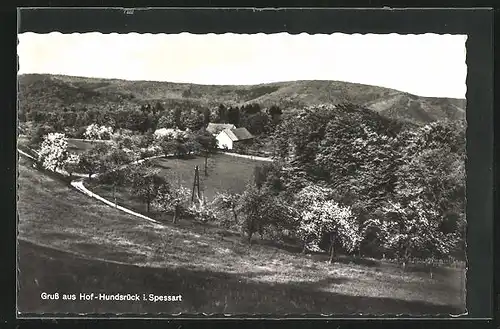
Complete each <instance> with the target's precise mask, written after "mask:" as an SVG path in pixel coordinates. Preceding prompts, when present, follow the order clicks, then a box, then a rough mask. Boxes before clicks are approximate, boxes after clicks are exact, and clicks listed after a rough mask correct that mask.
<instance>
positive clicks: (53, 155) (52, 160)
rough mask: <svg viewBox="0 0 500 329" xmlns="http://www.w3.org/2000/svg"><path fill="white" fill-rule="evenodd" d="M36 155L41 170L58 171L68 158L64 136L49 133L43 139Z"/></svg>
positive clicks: (66, 142)
mask: <svg viewBox="0 0 500 329" xmlns="http://www.w3.org/2000/svg"><path fill="white" fill-rule="evenodd" d="M38 154H39V159H38V160H39V162H40V163H41V164H42V166H43V168H45V169H48V170H52V171H56V170H57V169H60V168H61V167H62V166H63V164H64V162H65V160H66V159H67V157H68V141H67V139H66V136H65V135H64V134H61V133H49V134H48V135H46V136H45V137H44V140H43V142H42V145H41V147H40V151H39V152H38Z"/></svg>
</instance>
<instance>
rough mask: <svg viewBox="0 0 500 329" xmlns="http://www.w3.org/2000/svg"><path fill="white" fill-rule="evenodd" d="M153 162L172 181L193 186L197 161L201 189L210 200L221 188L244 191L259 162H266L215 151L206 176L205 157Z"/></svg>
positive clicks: (189, 186) (156, 160)
mask: <svg viewBox="0 0 500 329" xmlns="http://www.w3.org/2000/svg"><path fill="white" fill-rule="evenodd" d="M152 162H153V163H154V164H155V166H156V167H157V168H160V169H161V174H163V175H164V176H165V177H167V178H168V179H169V181H170V182H172V183H174V184H175V183H176V182H177V183H178V182H180V183H181V184H182V185H183V186H185V187H187V188H189V189H191V188H192V187H193V182H194V167H195V166H196V165H197V166H198V167H199V170H200V190H201V192H202V194H203V195H204V196H205V197H206V198H207V200H208V201H211V200H212V199H213V198H214V196H215V194H216V193H217V192H229V193H242V192H243V191H244V190H245V185H246V184H247V183H250V182H251V181H252V179H253V174H254V169H255V166H258V165H264V164H266V163H265V162H262V161H256V160H250V159H245V158H237V157H233V156H230V155H225V154H215V155H213V156H211V157H210V158H209V159H208V176H205V174H204V163H205V159H204V158H203V157H194V158H191V159H174V158H162V159H155V160H152Z"/></svg>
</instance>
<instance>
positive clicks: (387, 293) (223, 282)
mask: <svg viewBox="0 0 500 329" xmlns="http://www.w3.org/2000/svg"><path fill="white" fill-rule="evenodd" d="M19 173H20V177H19V202H18V212H19V227H18V229H19V237H20V239H21V240H22V241H21V242H20V244H19V255H20V260H19V261H20V262H19V266H20V267H19V269H20V274H19V278H18V279H19V282H20V291H19V305H18V306H19V310H20V311H21V312H51V311H52V312H54V311H56V310H57V311H59V312H79V313H81V312H96V311H99V312H110V313H114V312H121V313H123V312H135V313H141V312H166V313H179V312H185V313H200V312H205V313H239V314H243V313H250V314H251V313H273V314H276V313H278V314H286V313H288V314H300V313H316V314H318V313H323V314H331V313H356V314H359V313H363V314H376V313H378V314H380V313H386V314H387V313H398V314H435V313H443V314H447V313H448V312H453V313H459V312H461V311H462V310H463V306H462V305H463V303H464V302H463V301H464V298H463V291H464V290H463V289H462V285H463V282H464V277H463V276H464V271H463V269H456V270H452V269H450V270H446V271H442V272H439V273H436V274H435V275H434V277H433V278H432V279H430V278H429V276H428V275H426V274H422V273H417V272H414V273H411V272H408V273H401V272H400V270H399V269H398V268H397V267H394V266H389V265H386V264H381V263H380V264H376V265H372V266H366V265H358V264H352V263H343V262H339V263H337V264H335V265H333V266H331V265H329V264H327V263H326V262H325V260H326V257H323V255H315V256H303V255H301V254H297V253H292V252H289V251H287V250H283V249H282V248H279V247H277V246H270V245H266V244H265V243H258V244H255V245H253V246H251V247H250V246H248V245H247V244H246V243H243V242H241V239H240V238H239V237H238V236H237V234H234V236H232V237H229V238H228V237H225V238H223V239H222V238H221V237H220V236H218V235H215V234H211V232H212V230H211V229H209V230H208V231H207V230H206V227H201V226H197V225H195V224H194V223H191V224H188V223H184V224H182V225H176V226H171V225H155V224H152V223H149V222H145V221H142V220H140V219H138V218H135V217H132V216H129V215H127V214H125V213H123V212H120V211H117V210H114V209H112V208H111V207H107V206H105V205H104V204H102V203H99V202H96V201H95V200H92V199H90V198H87V197H85V196H84V195H82V194H80V193H78V192H77V191H75V190H73V189H71V188H70V187H69V186H68V185H67V184H65V183H63V182H61V181H59V180H57V179H54V178H52V177H49V176H47V175H44V174H42V173H41V172H38V171H36V170H35V169H34V168H32V167H30V166H29V161H28V160H26V159H21V160H20V167H19ZM43 246H44V247H43ZM54 248H55V249H54ZM56 249H58V250H56ZM43 291H47V292H50V291H60V292H61V293H80V292H95V293H98V292H106V293H117V292H121V293H140V294H142V293H145V294H149V293H155V294H157V295H162V294H171V295H173V294H178V293H180V294H182V295H183V301H182V302H180V303H151V302H136V303H124V302H120V303H116V302H104V303H105V304H103V302H98V301H93V302H80V301H75V302H68V301H62V300H59V301H47V302H41V300H40V298H39V296H40V293H41V292H43Z"/></svg>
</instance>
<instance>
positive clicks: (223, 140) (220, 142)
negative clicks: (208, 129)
mask: <svg viewBox="0 0 500 329" xmlns="http://www.w3.org/2000/svg"><path fill="white" fill-rule="evenodd" d="M216 139H217V146H218V147H219V148H221V149H222V148H227V149H228V150H232V149H233V141H232V140H231V138H229V136H228V135H227V134H226V133H224V132H221V133H220V134H219V135H217V137H216Z"/></svg>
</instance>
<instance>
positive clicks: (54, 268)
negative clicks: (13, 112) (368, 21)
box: [17, 31, 467, 317]
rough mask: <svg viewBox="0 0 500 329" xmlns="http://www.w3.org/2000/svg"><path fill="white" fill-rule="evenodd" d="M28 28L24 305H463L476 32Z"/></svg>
mask: <svg viewBox="0 0 500 329" xmlns="http://www.w3.org/2000/svg"><path fill="white" fill-rule="evenodd" d="M18 40H19V43H18V48H17V49H18V61H19V65H18V136H17V149H18V154H19V157H18V178H17V180H18V186H17V195H18V202H17V212H18V224H17V228H18V238H17V241H18V246H17V253H18V264H17V266H18V273H17V280H18V288H17V309H18V313H19V314H21V315H22V314H28V313H29V314H45V313H60V314H62V313H64V314H143V315H144V314H163V315H166V316H169V315H179V314H183V315H197V314H219V315H222V316H224V315H229V316H239V315H259V314H262V315H266V314H272V315H274V316H278V317H279V316H285V315H287V316H290V315H292V316H293V315H296V316H300V315H303V314H311V315H318V316H321V315H379V316H380V315H384V316H395V315H398V314H407V315H412V316H434V315H461V314H464V313H466V312H467V309H466V295H467V291H466V290H467V289H466V280H467V279H466V277H467V255H466V245H467V244H466V229H467V218H466V211H465V209H466V170H465V168H466V158H467V157H466V129H467V122H466V92H467V85H466V77H467V65H466V41H467V35H460V34H432V33H427V34H396V33H389V34H347V33H332V34H308V33H299V34H289V33H268V34H266V33H255V34H237V33H223V34H214V33H207V34H193V33H187V32H183V33H176V34H162V33H158V34H152V33H123V34H120V33H100V32H98V31H96V32H88V33H60V32H50V33H33V32H24V33H20V34H19V35H18Z"/></svg>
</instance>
